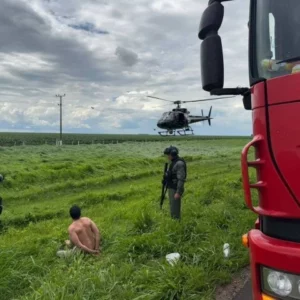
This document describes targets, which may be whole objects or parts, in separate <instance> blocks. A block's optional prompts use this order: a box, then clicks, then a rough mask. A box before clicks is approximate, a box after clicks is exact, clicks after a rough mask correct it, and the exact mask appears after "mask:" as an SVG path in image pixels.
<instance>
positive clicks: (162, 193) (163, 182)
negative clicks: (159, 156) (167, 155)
mask: <svg viewBox="0 0 300 300" xmlns="http://www.w3.org/2000/svg"><path fill="white" fill-rule="evenodd" d="M167 170H168V163H165V167H164V175H163V180H162V189H161V198H160V209H162V207H163V204H164V200H165V196H166V193H167V190H168V187H167V180H166V173H167Z"/></svg>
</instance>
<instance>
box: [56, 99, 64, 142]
mask: <svg viewBox="0 0 300 300" xmlns="http://www.w3.org/2000/svg"><path fill="white" fill-rule="evenodd" d="M65 96H66V94H63V95H59V94H57V95H55V97H59V104H58V105H59V107H60V141H59V145H60V146H62V98H63V97H65Z"/></svg>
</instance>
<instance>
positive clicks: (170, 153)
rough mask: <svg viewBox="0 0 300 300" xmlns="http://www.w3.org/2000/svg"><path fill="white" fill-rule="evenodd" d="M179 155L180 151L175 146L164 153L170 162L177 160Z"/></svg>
mask: <svg viewBox="0 0 300 300" xmlns="http://www.w3.org/2000/svg"><path fill="white" fill-rule="evenodd" d="M178 154H179V151H178V149H177V148H176V147H174V146H170V147H168V148H166V149H165V151H164V155H167V156H168V159H169V160H172V159H174V158H176V157H177V156H178Z"/></svg>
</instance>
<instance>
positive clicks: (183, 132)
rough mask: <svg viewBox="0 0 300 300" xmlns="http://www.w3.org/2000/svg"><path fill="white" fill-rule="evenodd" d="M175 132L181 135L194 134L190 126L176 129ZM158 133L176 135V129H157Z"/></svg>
mask: <svg viewBox="0 0 300 300" xmlns="http://www.w3.org/2000/svg"><path fill="white" fill-rule="evenodd" d="M177 133H178V134H179V135H181V136H186V135H194V131H193V128H192V127H186V128H184V129H179V130H177ZM158 134H159V135H160V136H176V131H175V130H174V131H173V130H166V131H159V132H158Z"/></svg>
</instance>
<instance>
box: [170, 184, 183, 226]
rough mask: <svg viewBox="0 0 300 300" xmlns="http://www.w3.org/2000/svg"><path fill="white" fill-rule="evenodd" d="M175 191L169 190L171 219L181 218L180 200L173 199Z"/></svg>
mask: <svg viewBox="0 0 300 300" xmlns="http://www.w3.org/2000/svg"><path fill="white" fill-rule="evenodd" d="M175 194H176V190H173V189H169V202H170V213H171V218H172V219H177V220H180V218H181V198H182V197H181V198H180V199H175Z"/></svg>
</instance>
